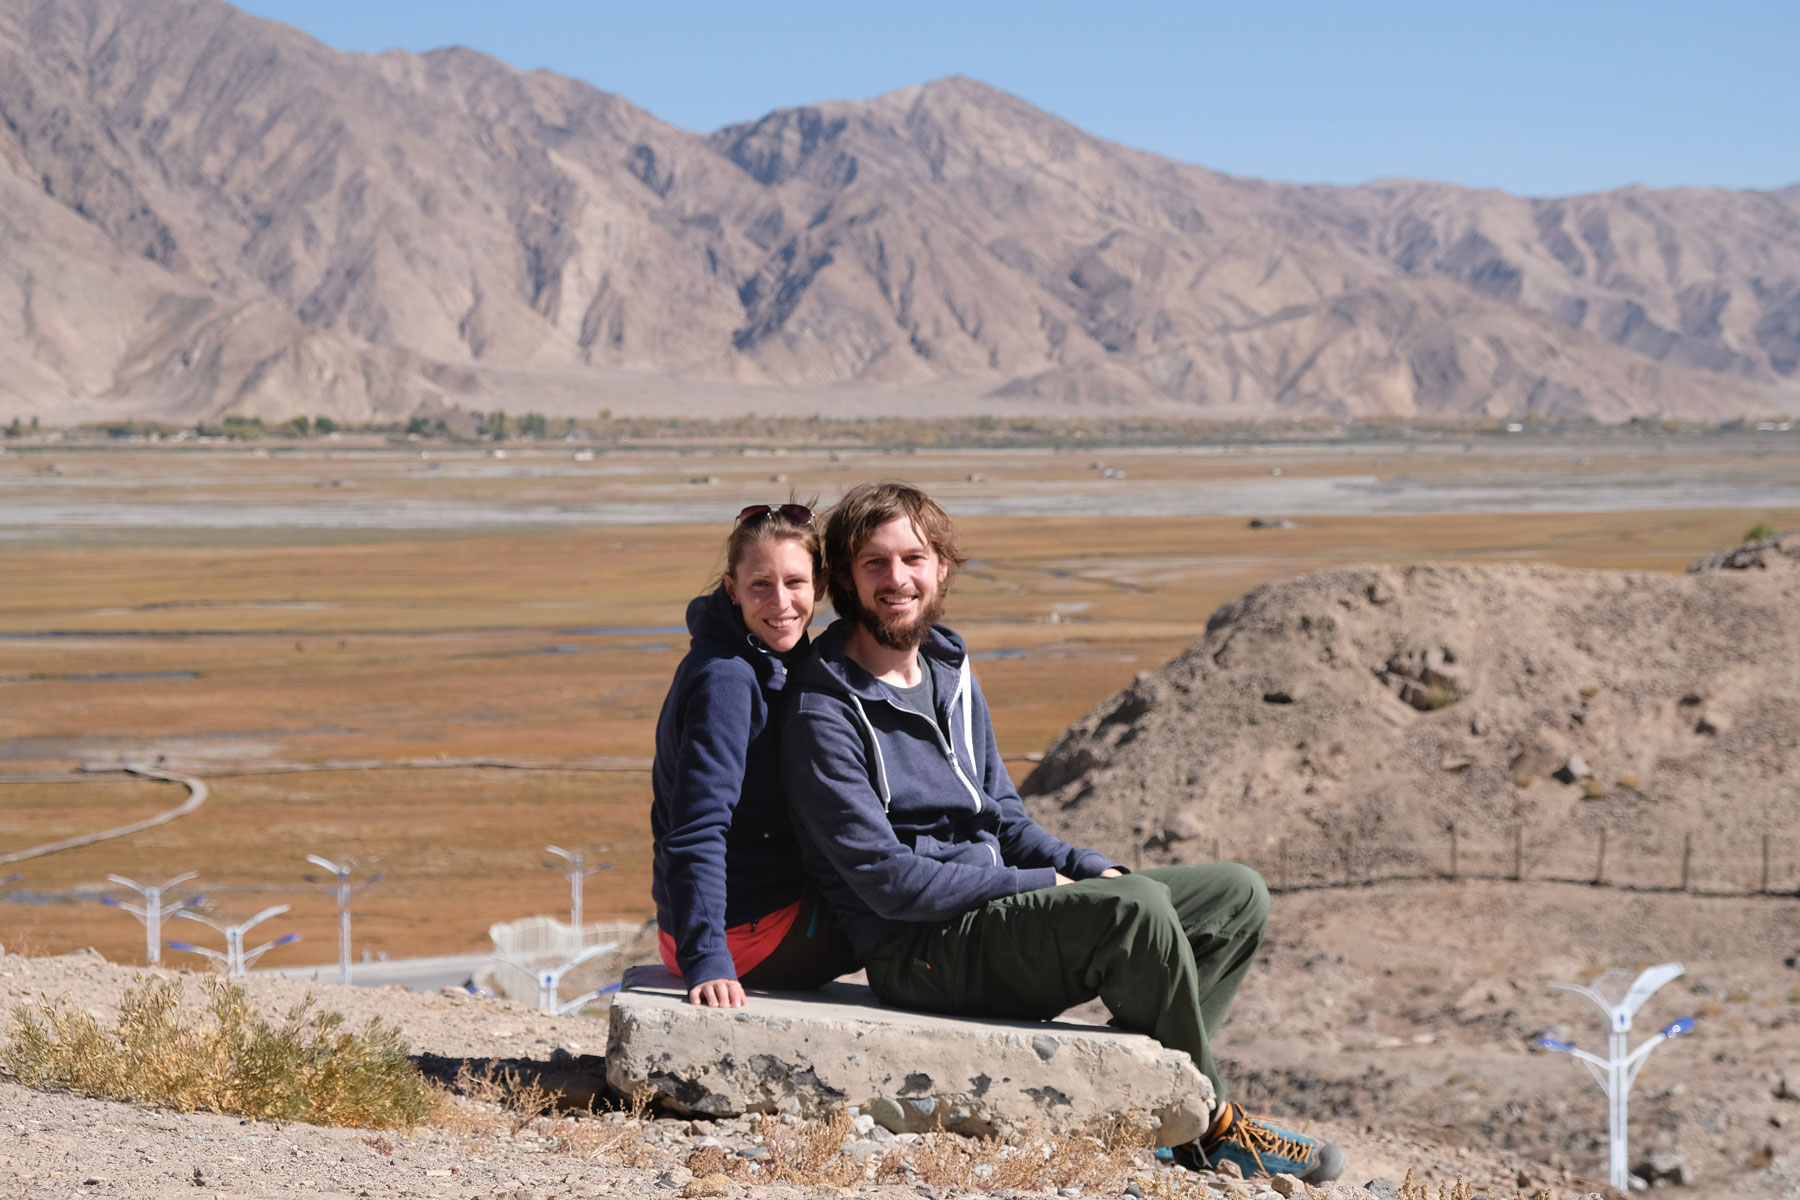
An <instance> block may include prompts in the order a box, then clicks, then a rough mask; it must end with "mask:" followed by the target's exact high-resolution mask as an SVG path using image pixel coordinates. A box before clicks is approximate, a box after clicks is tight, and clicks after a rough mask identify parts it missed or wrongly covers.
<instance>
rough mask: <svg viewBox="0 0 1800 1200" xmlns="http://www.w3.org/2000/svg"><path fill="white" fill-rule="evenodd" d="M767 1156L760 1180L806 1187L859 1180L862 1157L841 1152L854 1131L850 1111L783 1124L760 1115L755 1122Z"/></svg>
mask: <svg viewBox="0 0 1800 1200" xmlns="http://www.w3.org/2000/svg"><path fill="white" fill-rule="evenodd" d="M756 1132H757V1133H758V1134H760V1135H761V1136H762V1139H763V1145H765V1146H767V1147H768V1148H769V1156H768V1157H767V1158H765V1159H763V1160H762V1175H761V1178H762V1181H763V1182H765V1183H795V1184H800V1185H802V1186H805V1187H848V1186H850V1185H851V1184H853V1183H860V1182H862V1177H863V1164H862V1162H861V1160H859V1159H854V1158H851V1157H849V1156H848V1155H846V1154H845V1153H844V1143H846V1142H848V1141H849V1140H850V1139H851V1137H852V1136H854V1134H855V1128H854V1126H853V1124H852V1122H851V1119H850V1114H849V1113H847V1112H844V1111H843V1110H842V1109H840V1110H838V1111H837V1112H834V1113H832V1114H831V1115H830V1116H828V1117H826V1118H825V1119H824V1120H822V1121H805V1122H802V1123H801V1124H799V1125H792V1126H789V1125H783V1124H781V1122H779V1121H771V1120H768V1119H766V1118H765V1119H763V1120H761V1121H758V1122H757V1123H756Z"/></svg>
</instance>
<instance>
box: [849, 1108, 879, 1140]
mask: <svg viewBox="0 0 1800 1200" xmlns="http://www.w3.org/2000/svg"><path fill="white" fill-rule="evenodd" d="M850 1127H851V1128H852V1129H854V1130H856V1136H857V1137H868V1136H869V1135H870V1134H871V1133H873V1132H875V1118H874V1117H871V1116H869V1115H868V1114H867V1113H862V1114H860V1115H858V1116H857V1117H856V1118H855V1119H854V1120H852V1121H851V1122H850Z"/></svg>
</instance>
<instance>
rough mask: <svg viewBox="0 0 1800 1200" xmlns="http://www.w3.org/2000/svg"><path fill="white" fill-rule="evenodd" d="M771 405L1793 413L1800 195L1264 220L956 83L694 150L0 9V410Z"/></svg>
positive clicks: (1337, 192) (190, 12)
mask: <svg viewBox="0 0 1800 1200" xmlns="http://www.w3.org/2000/svg"><path fill="white" fill-rule="evenodd" d="M1421 102H1422V103H1423V102H1428V98H1423V97H1422V98H1421ZM670 381H674V382H675V385H677V386H671V384H670ZM795 396H800V397H802V398H803V399H802V400H801V401H799V403H802V404H804V405H810V407H811V409H812V410H815V411H825V412H834V413H842V414H846V415H849V414H859V413H872V412H878V411H888V410H891V409H894V408H897V407H898V408H902V409H903V410H906V411H921V408H920V406H921V405H922V404H924V403H925V401H924V400H923V399H921V398H926V397H929V398H930V403H931V404H935V405H937V406H938V408H937V409H936V411H942V410H944V406H946V405H948V406H949V407H950V408H955V409H958V410H960V411H1036V412H1046V411H1049V412H1074V411H1079V410H1081V409H1083V408H1085V407H1088V406H1093V405H1106V406H1127V407H1132V408H1138V409H1143V410H1145V411H1160V412H1168V413H1181V414H1186V415H1190V416H1209V415H1217V416H1232V417H1237V416H1243V415H1247V414H1253V413H1266V414H1277V413H1279V414H1301V413H1329V414H1337V415H1352V416H1354V415H1372V414H1411V413H1419V414H1433V415H1448V416H1457V415H1466V416H1499V415H1508V414H1523V413H1543V414H1553V415H1584V414H1585V415H1592V416H1594V417H1598V418H1600V419H1603V420H1620V419H1624V418H1626V417H1629V416H1632V415H1636V414H1653V413H1664V414H1669V415H1683V416H1699V417H1723V416H1730V415H1758V414H1772V413H1780V412H1795V411H1800V187H1796V188H1788V189H1785V190H1783V191H1778V192H1728V191H1720V190H1704V189H1684V190H1678V191H1652V190H1647V189H1643V188H1629V189H1625V190H1622V191H1616V192H1607V193H1601V194H1596V195H1590V196H1581V197H1573V198H1567V199H1557V200H1533V199H1524V198H1520V197H1515V196H1510V195H1507V194H1505V193H1501V192H1492V191H1476V190H1471V189H1467V188H1458V187H1451V186H1447V185H1439V184H1430V183H1412V182H1380V183H1374V184H1369V185H1366V186H1362V187H1302V186H1295V185H1289V184H1277V183H1266V182H1259V181H1255V180H1248V179H1238V178H1233V177H1230V176H1226V175H1221V174H1218V173H1216V172H1213V171H1209V170H1206V169H1204V168H1201V167H1197V166H1189V165H1184V164H1181V163H1176V162H1172V161H1169V160H1167V159H1162V158H1158V157H1156V156H1154V155H1151V154H1147V153H1144V152H1141V151H1137V150H1132V149H1128V148H1126V147H1123V146H1119V145H1116V144H1114V143H1111V142H1107V141H1104V140H1102V139H1099V138H1095V137H1092V136H1090V135H1088V134H1085V133H1083V132H1082V131H1081V130H1079V129H1077V128H1075V127H1073V126H1071V125H1069V124H1067V123H1065V122H1063V121H1060V120H1058V119H1056V118H1054V117H1052V116H1050V115H1048V114H1046V113H1043V112H1041V111H1038V110H1036V109H1034V108H1032V107H1031V106H1029V105H1027V104H1025V103H1024V102H1022V101H1020V100H1018V99H1016V98H1015V97H1012V96H1009V95H1006V94H1004V93H1002V92H999V91H996V90H994V89H992V88H989V87H987V86H984V85H983V84H980V83H977V82H975V81H973V80H969V79H962V78H952V79H945V80H940V81H937V82H934V83H929V84H925V85H923V86H919V87H913V88H907V89H903V90H901V91H898V92H893V93H889V94H888V95H885V96H880V97H877V98H876V99H874V100H870V101H866V102H842V103H829V104H821V105H817V106H814V107H808V108H801V109H793V110H784V111H779V112H774V113H770V114H769V115H767V116H765V117H763V118H762V119H760V120H757V121H754V122H750V123H747V124H743V125H735V126H731V127H728V128H725V129H721V130H718V131H717V132H715V133H712V134H710V135H698V134H693V133H689V132H686V131H683V130H680V129H676V128H674V127H673V126H670V125H667V124H664V123H663V122H661V121H658V120H657V119H656V118H655V117H653V116H651V115H650V114H648V113H646V112H644V111H642V110H641V109H638V108H636V107H634V106H632V105H631V104H630V103H629V102H627V101H625V100H623V99H621V98H619V97H616V96H612V95H608V94H607V93H605V92H601V91H598V90H596V89H594V88H592V87H590V86H588V85H587V84H584V83H581V82H578V81H575V80H572V79H566V78H562V77H559V76H556V75H552V74H549V73H545V72H532V73H521V72H518V71H514V70H512V69H510V68H508V67H506V66H505V65H503V64H501V63H499V62H497V61H495V60H493V59H491V58H487V57H485V56H483V55H480V54H477V53H474V52H472V51H469V50H464V49H447V50H439V51H433V52H431V53H428V54H422V55H420V54H410V53H401V52H390V53H385V54H380V55H375V56H367V55H356V54H345V53H340V52H338V51H335V50H332V49H330V48H328V47H326V46H324V45H322V44H320V43H318V42H316V41H314V40H312V39H311V38H309V37H307V36H305V35H304V34H301V33H299V32H297V31H295V30H293V29H290V28H287V27H285V26H281V25H277V24H273V23H270V22H267V21H262V20H259V19H256V18H252V17H249V16H247V15H245V14H243V13H240V12H238V11H236V10H235V9H233V8H231V7H229V6H228V5H225V4H223V3H219V2H218V0H0V415H4V416H10V415H13V414H24V415H31V414H39V415H41V416H42V417H43V418H44V419H46V420H49V421H52V422H54V421H60V420H75V419H93V418H97V417H105V416H141V417H160V418H165V419H175V420H193V419H200V418H217V417H219V416H222V415H225V414H229V413H244V414H255V415H260V416H263V417H264V418H271V419H279V418H283V417H286V416H289V415H293V414H297V413H307V414H317V413H325V414H330V415H333V416H336V417H339V418H349V419H365V418H372V417H396V416H405V415H408V414H411V413H414V412H418V411H431V410H433V409H434V408H437V407H441V406H444V405H463V406H468V407H475V408H483V407H491V406H500V407H504V408H506V409H508V410H511V411H515V412H517V411H523V410H526V409H530V408H537V409H540V410H543V411H550V412H559V411H561V412H573V413H580V414H583V415H591V413H592V412H593V411H594V410H596V409H598V408H601V407H611V408H613V409H614V410H615V411H626V410H636V411H646V410H658V411H666V412H682V413H689V414H691V413H696V412H704V411H724V410H727V409H730V408H736V409H738V410H740V411H741V410H743V409H757V410H759V411H768V410H771V409H772V408H777V407H780V405H781V404H782V403H787V404H790V405H791V404H793V403H795V401H794V400H793V397H795ZM777 397H787V399H786V400H785V401H782V400H777V399H774V398H777ZM805 397H810V399H804V398H805Z"/></svg>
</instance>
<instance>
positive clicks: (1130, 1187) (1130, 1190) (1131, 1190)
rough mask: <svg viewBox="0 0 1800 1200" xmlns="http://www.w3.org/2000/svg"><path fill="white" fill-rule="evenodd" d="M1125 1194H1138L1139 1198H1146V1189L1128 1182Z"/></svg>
mask: <svg viewBox="0 0 1800 1200" xmlns="http://www.w3.org/2000/svg"><path fill="white" fill-rule="evenodd" d="M1125 1194H1126V1195H1127V1196H1136V1197H1137V1198H1138V1200H1144V1189H1143V1188H1141V1187H1139V1186H1138V1185H1137V1184H1135V1183H1128V1184H1126V1185H1125Z"/></svg>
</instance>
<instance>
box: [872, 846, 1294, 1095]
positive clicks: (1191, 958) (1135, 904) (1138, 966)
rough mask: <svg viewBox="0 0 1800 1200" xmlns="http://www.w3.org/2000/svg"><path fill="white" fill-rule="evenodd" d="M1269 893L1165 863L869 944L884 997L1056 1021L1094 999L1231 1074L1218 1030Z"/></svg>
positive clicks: (1203, 1069) (984, 908)
mask: <svg viewBox="0 0 1800 1200" xmlns="http://www.w3.org/2000/svg"><path fill="white" fill-rule="evenodd" d="M1268 916H1269V890H1268V888H1267V887H1265V886H1264V884H1263V881H1262V879H1261V877H1260V876H1258V875H1257V874H1256V872H1255V871H1252V870H1251V869H1250V868H1249V867H1246V866H1243V865H1241V864H1239V863H1205V864H1202V865H1199V866H1192V867H1156V868H1153V869H1151V870H1146V871H1138V872H1135V873H1133V874H1130V875H1124V876H1121V877H1119V878H1117V879H1087V880H1083V881H1082V882H1080V883H1071V884H1064V885H1063V886H1062V887H1054V888H1042V889H1040V890H1038V891H1035V892H1021V893H1019V894H1018V895H1016V896H1007V897H1004V898H1002V899H999V900H990V901H988V902H987V903H986V904H983V905H981V906H980V907H979V908H973V909H970V910H969V911H968V912H965V913H963V914H961V915H960V916H957V917H954V918H952V919H951V920H949V921H945V922H942V923H939V924H929V923H922V924H916V925H908V926H907V927H906V928H904V929H902V930H901V931H900V932H899V933H896V934H894V935H892V936H891V937H889V938H887V939H886V940H884V941H882V942H880V943H879V944H877V945H876V946H875V948H874V949H872V950H870V951H869V954H868V957H867V959H866V961H865V962H864V964H863V965H864V966H865V967H866V968H867V970H868V974H869V985H870V986H871V987H873V988H874V989H875V994H876V995H877V996H880V997H881V999H882V1001H883V1002H884V1003H886V1004H892V1005H894V1006H895V1007H897V1008H917V1009H924V1010H926V1011H928V1012H940V1013H953V1014H960V1015H967V1016H984V1017H1013V1018H1025V1019H1037V1020H1048V1019H1049V1018H1051V1017H1054V1016H1056V1015H1057V1014H1058V1013H1061V1012H1063V1011H1064V1010H1066V1009H1070V1008H1073V1007H1075V1006H1076V1005H1078V1004H1085V1003H1087V1002H1088V1001H1089V1000H1092V999H1093V998H1094V997H1096V996H1098V997H1099V998H1100V1000H1101V1001H1102V1002H1103V1003H1104V1004H1105V1005H1106V1007H1107V1008H1108V1010H1110V1011H1111V1012H1112V1015H1113V1019H1112V1023H1113V1025H1115V1026H1117V1027H1118V1028H1120V1029H1128V1030H1131V1031H1132V1032H1134V1033H1147V1034H1149V1035H1150V1036H1151V1037H1153V1038H1155V1039H1156V1040H1157V1041H1159V1042H1161V1043H1162V1044H1163V1045H1165V1046H1167V1047H1169V1048H1170V1049H1171V1050H1185V1051H1187V1053H1188V1055H1189V1056H1190V1057H1191V1058H1192V1059H1193V1060H1194V1065H1195V1066H1197V1067H1199V1068H1200V1073H1201V1074H1202V1075H1205V1076H1206V1077H1207V1078H1208V1079H1210V1080H1212V1085H1213V1088H1214V1090H1215V1092H1216V1093H1217V1096H1218V1100H1219V1102H1220V1103H1223V1102H1224V1100H1225V1092H1226V1086H1225V1081H1224V1080H1223V1079H1221V1078H1219V1070H1218V1067H1217V1065H1215V1064H1214V1062H1213V1056H1212V1050H1211V1048H1210V1046H1209V1040H1210V1039H1209V1035H1210V1033H1211V1031H1212V1030H1213V1029H1215V1028H1217V1027H1218V1024H1219V1022H1220V1021H1222V1020H1224V1018H1225V1010H1226V1009H1227V1008H1229V1007H1230V1006H1231V999H1232V997H1233V996H1234V995H1236V994H1237V988H1238V984H1239V983H1241V982H1243V978H1244V973H1245V972H1246V971H1248V970H1249V968H1250V960H1251V958H1252V957H1254V956H1255V954H1256V950H1257V947H1259V946H1260V945H1262V939H1263V927H1264V925H1265V924H1266V922H1267V921H1268Z"/></svg>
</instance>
